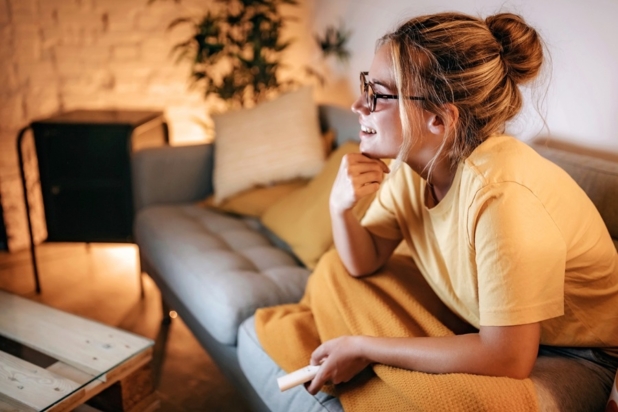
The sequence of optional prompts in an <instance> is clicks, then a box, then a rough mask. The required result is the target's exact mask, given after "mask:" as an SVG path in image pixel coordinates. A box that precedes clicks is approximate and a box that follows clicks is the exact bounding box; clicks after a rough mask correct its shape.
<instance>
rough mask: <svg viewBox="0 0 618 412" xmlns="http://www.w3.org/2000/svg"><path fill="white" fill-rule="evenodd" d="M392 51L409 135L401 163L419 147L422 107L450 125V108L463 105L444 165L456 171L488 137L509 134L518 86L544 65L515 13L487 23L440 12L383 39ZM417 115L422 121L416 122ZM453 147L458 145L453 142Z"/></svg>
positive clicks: (537, 41)
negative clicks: (415, 145) (416, 132)
mask: <svg viewBox="0 0 618 412" xmlns="http://www.w3.org/2000/svg"><path fill="white" fill-rule="evenodd" d="M382 45H385V46H387V47H389V49H390V52H391V53H390V54H391V58H392V63H393V69H394V74H395V80H396V84H397V91H398V93H399V95H400V96H423V97H425V100H422V101H413V100H409V99H400V105H399V110H400V113H401V121H402V126H403V130H404V138H403V141H404V143H403V145H402V148H401V150H400V154H399V156H398V159H399V160H403V157H405V155H406V154H407V153H408V151H409V150H410V148H411V147H412V145H413V139H412V132H411V130H412V127H418V124H419V122H420V113H419V111H418V110H416V111H415V110H411V109H412V107H413V106H416V107H421V108H423V109H425V110H428V111H430V112H432V113H436V114H438V115H439V116H441V117H442V118H443V119H448V117H449V112H448V109H447V107H446V106H445V104H447V103H451V104H453V105H454V106H455V107H457V109H458V111H459V118H458V120H457V122H456V124H455V127H454V128H453V129H452V130H449V134H448V135H447V136H445V139H444V141H443V142H442V146H441V147H440V150H439V151H438V154H437V155H436V156H435V157H434V158H433V159H432V161H431V162H430V164H429V165H428V174H429V175H430V174H431V170H432V168H433V165H434V163H435V161H436V160H437V159H439V158H440V157H443V156H448V158H449V160H450V164H451V167H455V166H456V165H457V164H458V163H459V162H460V161H461V160H462V159H464V158H466V157H467V156H468V155H469V154H470V153H471V152H472V151H473V150H474V149H475V148H476V147H477V146H478V145H479V144H481V143H482V142H483V141H484V140H485V139H487V138H488V137H489V136H491V135H494V134H497V133H503V132H504V128H505V123H506V121H508V120H510V119H511V118H513V117H514V116H515V115H516V114H517V113H518V112H519V110H520V109H521V107H522V103H523V99H522V95H521V92H520V91H519V88H518V87H517V86H518V85H519V84H523V83H525V82H528V81H530V80H532V79H533V78H535V77H536V76H537V74H538V73H539V71H540V68H541V64H542V62H543V43H542V41H541V38H540V36H539V35H538V33H537V32H536V31H535V30H534V29H533V28H532V27H530V26H528V25H527V24H526V22H525V21H524V19H523V18H522V17H520V16H518V15H515V14H511V13H502V14H496V15H494V16H490V17H488V18H486V19H485V20H482V19H479V18H476V17H472V16H468V15H465V14H460V13H440V14H433V15H428V16H421V17H417V18H414V19H411V20H409V21H407V22H406V23H404V24H402V25H401V26H399V28H397V29H396V30H395V31H394V32H392V33H389V34H387V35H385V36H384V37H382V38H381V39H380V40H379V41H378V46H382ZM414 113H417V115H418V116H419V117H418V118H416V119H414V118H411V117H410V116H414ZM450 141H452V145H451V144H449V142H450Z"/></svg>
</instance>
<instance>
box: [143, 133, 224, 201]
mask: <svg viewBox="0 0 618 412" xmlns="http://www.w3.org/2000/svg"><path fill="white" fill-rule="evenodd" d="M213 154H214V146H213V145H212V144H200V145H193V146H177V147H170V146H166V147H159V148H153V149H144V150H141V151H138V152H135V153H134V154H133V157H132V162H131V168H132V173H133V205H134V209H135V212H137V211H139V210H141V209H143V208H145V207H147V206H152V205H157V204H168V203H186V202H194V201H197V200H200V199H204V198H205V197H206V196H208V195H209V194H210V193H212V173H213V164H214V157H213Z"/></svg>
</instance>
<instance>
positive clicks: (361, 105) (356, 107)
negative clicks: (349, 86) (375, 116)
mask: <svg viewBox="0 0 618 412" xmlns="http://www.w3.org/2000/svg"><path fill="white" fill-rule="evenodd" d="M351 109H352V111H353V112H354V113H357V114H361V113H362V114H365V115H366V114H368V113H369V108H368V107H367V105H366V104H365V99H363V96H362V95H360V96H358V98H357V99H356V100H355V101H354V103H352V107H351Z"/></svg>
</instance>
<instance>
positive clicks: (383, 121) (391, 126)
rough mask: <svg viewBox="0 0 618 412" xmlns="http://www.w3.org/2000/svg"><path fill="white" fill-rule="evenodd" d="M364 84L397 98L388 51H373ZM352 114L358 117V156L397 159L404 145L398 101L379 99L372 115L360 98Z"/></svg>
mask: <svg viewBox="0 0 618 412" xmlns="http://www.w3.org/2000/svg"><path fill="white" fill-rule="evenodd" d="M366 80H367V82H369V83H371V84H372V85H373V89H374V90H375V92H376V93H380V94H397V86H396V85H395V78H394V76H393V71H392V69H391V60H390V53H389V51H388V47H385V46H381V47H380V48H379V49H378V50H377V51H376V54H375V56H374V58H373V62H372V63H371V67H370V68H369V74H368V75H367V76H366ZM352 111H353V112H354V113H357V114H358V115H359V123H360V125H361V131H360V133H359V137H360V151H361V153H363V154H364V155H366V156H368V157H371V158H374V159H394V158H396V157H397V155H398V154H399V149H400V147H401V143H402V142H403V135H402V130H401V119H400V117H399V103H398V100H390V99H389V100H386V99H378V100H377V102H376V108H375V111H374V112H370V111H369V106H368V105H367V102H366V100H365V96H364V95H361V96H359V97H358V99H356V101H355V102H354V104H352Z"/></svg>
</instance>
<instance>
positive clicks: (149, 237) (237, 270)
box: [135, 205, 309, 345]
mask: <svg viewBox="0 0 618 412" xmlns="http://www.w3.org/2000/svg"><path fill="white" fill-rule="evenodd" d="M135 237H136V241H137V243H138V244H139V245H140V253H141V254H142V255H143V256H144V258H145V259H146V260H147V261H148V263H149V264H150V265H151V266H152V269H154V272H155V273H149V275H151V276H152V277H153V279H154V280H155V282H157V283H159V282H164V283H165V284H166V286H167V287H168V288H169V289H171V290H172V291H173V292H174V293H175V294H176V295H177V296H178V297H179V299H180V300H182V301H183V302H184V304H185V306H186V307H187V308H189V309H190V310H191V311H192V312H193V313H194V315H195V316H196V318H197V319H199V320H200V322H201V323H202V326H203V327H204V328H205V329H206V330H208V332H209V333H210V334H211V335H212V336H213V337H214V338H215V339H217V340H218V341H219V342H221V343H224V344H228V345H235V344H236V338H237V331H238V326H239V325H240V323H241V322H242V321H243V320H245V319H246V318H248V317H249V316H251V315H253V313H254V312H255V310H256V309H258V308H259V307H263V306H272V305H279V304H283V303H290V302H296V301H298V300H299V299H300V298H301V297H302V294H303V291H304V289H305V285H306V282H307V278H308V276H309V271H308V270H307V269H305V268H302V267H300V266H298V263H297V262H296V260H295V259H294V258H293V257H292V256H290V254H288V253H286V252H285V251H283V250H281V249H279V248H276V247H274V246H273V245H272V244H271V243H270V242H269V241H268V239H267V238H266V237H265V236H264V235H262V234H260V233H259V232H258V231H256V230H255V229H253V228H251V227H250V225H248V224H247V223H245V222H244V221H243V220H241V219H238V218H235V217H232V216H229V215H225V214H222V213H218V212H215V211H212V210H209V209H204V208H200V207H199V206H196V205H180V206H155V207H151V208H147V209H144V210H142V211H141V212H139V213H138V215H137V217H136V222H135Z"/></svg>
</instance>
